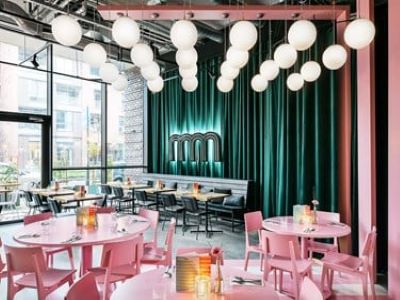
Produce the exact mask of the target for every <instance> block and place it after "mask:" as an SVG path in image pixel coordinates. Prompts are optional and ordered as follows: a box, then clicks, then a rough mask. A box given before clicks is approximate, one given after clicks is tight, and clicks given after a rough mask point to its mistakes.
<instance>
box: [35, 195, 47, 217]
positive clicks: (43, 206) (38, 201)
mask: <svg viewBox="0 0 400 300" xmlns="http://www.w3.org/2000/svg"><path fill="white" fill-rule="evenodd" d="M32 199H33V203H34V204H35V208H36V209H35V211H36V210H38V211H39V212H40V213H44V212H49V211H50V207H49V204H48V202H47V201H46V202H43V201H42V197H40V195H39V194H36V193H32Z"/></svg>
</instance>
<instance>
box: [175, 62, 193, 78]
mask: <svg viewBox="0 0 400 300" xmlns="http://www.w3.org/2000/svg"><path fill="white" fill-rule="evenodd" d="M179 74H180V75H181V77H182V78H191V77H195V76H196V74H197V65H194V66H192V67H190V68H182V67H179Z"/></svg>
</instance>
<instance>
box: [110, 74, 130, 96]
mask: <svg viewBox="0 0 400 300" xmlns="http://www.w3.org/2000/svg"><path fill="white" fill-rule="evenodd" d="M112 87H113V88H114V90H116V91H119V92H121V91H124V90H125V89H126V88H127V87H128V79H127V78H126V76H125V75H122V74H119V75H118V77H117V80H115V81H114V82H113V83H112Z"/></svg>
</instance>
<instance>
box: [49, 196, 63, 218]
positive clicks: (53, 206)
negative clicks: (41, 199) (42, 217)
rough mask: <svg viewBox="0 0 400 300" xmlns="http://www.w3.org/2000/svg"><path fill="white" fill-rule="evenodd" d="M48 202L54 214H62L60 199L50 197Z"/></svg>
mask: <svg viewBox="0 0 400 300" xmlns="http://www.w3.org/2000/svg"><path fill="white" fill-rule="evenodd" d="M48 202H49V207H50V210H51V212H52V213H53V215H55V216H56V215H57V214H60V213H61V212H62V207H61V204H60V203H59V202H58V201H56V200H54V199H51V198H49V199H48Z"/></svg>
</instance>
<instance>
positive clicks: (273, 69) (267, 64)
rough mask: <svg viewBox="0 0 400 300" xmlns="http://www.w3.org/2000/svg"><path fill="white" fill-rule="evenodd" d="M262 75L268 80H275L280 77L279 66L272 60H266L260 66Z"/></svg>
mask: <svg viewBox="0 0 400 300" xmlns="http://www.w3.org/2000/svg"><path fill="white" fill-rule="evenodd" d="M260 74H261V76H263V77H264V78H265V79H266V80H274V79H275V78H276V77H277V76H278V75H279V66H278V64H277V63H276V62H275V61H274V60H272V59H269V60H266V61H264V62H263V63H262V64H261V66H260Z"/></svg>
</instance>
